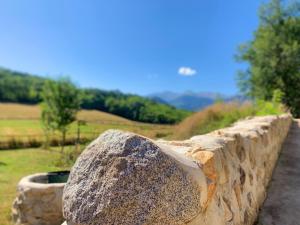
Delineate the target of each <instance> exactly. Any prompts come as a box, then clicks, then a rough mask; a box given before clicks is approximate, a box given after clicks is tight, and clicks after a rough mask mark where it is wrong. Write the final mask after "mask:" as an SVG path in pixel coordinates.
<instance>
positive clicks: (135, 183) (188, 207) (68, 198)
mask: <svg viewBox="0 0 300 225" xmlns="http://www.w3.org/2000/svg"><path fill="white" fill-rule="evenodd" d="M291 120H292V119H291V116H290V115H288V114H286V115H281V116H266V117H255V118H250V119H246V120H243V121H240V122H237V123H236V124H235V125H234V126H232V127H229V128H225V129H221V130H217V131H214V132H212V133H209V134H206V135H200V136H194V137H192V138H191V139H188V140H185V141H163V140H161V141H153V140H150V139H147V138H145V137H141V136H139V135H136V134H133V133H127V132H121V131H115V130H111V131H108V132H105V133H104V134H102V135H101V136H100V137H99V138H98V139H96V140H95V141H94V142H92V143H91V144H90V145H89V146H88V147H87V149H86V150H85V151H84V152H83V153H82V154H81V156H80V157H79V158H78V160H77V162H76V163H75V165H74V167H73V168H72V171H71V174H70V177H69V180H68V182H67V184H66V186H65V189H64V193H63V212H64V217H65V219H66V224H68V225H79V224H80V225H102V224H103V225H104V224H105V225H108V224H115V225H118V224H119V225H121V224H122V225H127V224H128V225H132V224H161V225H177V224H178V225H184V224H186V225H204V224H205V225H225V224H226V225H231V224H232V225H238V224H245V225H248V224H253V223H254V222H255V220H256V217H257V213H258V210H259V207H260V206H261V204H262V203H263V201H264V199H265V196H266V188H267V185H268V182H269V180H270V178H271V174H272V171H273V168H274V165H275V163H276V160H277V157H278V154H279V152H280V149H281V145H282V143H283V141H284V139H285V137H286V135H287V133H288V130H289V127H290V124H291Z"/></svg>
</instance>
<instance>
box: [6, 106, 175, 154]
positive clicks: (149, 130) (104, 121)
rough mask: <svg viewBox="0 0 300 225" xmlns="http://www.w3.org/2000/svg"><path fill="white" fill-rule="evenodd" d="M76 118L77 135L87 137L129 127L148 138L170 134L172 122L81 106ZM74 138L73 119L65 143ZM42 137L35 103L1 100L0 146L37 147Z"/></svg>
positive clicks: (56, 137)
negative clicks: (142, 119) (154, 121)
mask: <svg viewBox="0 0 300 225" xmlns="http://www.w3.org/2000/svg"><path fill="white" fill-rule="evenodd" d="M77 119H78V120H83V121H85V122H86V124H85V125H81V126H80V133H81V134H80V137H81V139H82V140H83V141H90V140H92V139H94V138H96V137H97V136H98V135H99V134H101V133H102V132H103V131H105V130H107V129H120V130H128V131H132V132H135V133H139V134H141V135H144V136H147V137H150V138H160V137H166V136H170V135H171V134H172V126H171V125H157V124H147V123H141V122H134V121H131V120H128V119H125V118H122V117H119V116H115V115H112V114H109V113H105V112H101V111H96V110H81V111H80V112H79V113H78V116H77ZM76 138H77V123H73V124H72V125H71V126H70V128H69V132H68V135H67V143H69V144H72V143H74V142H75V140H76ZM43 140H44V132H43V129H42V125H41V121H40V108H39V106H38V105H23V104H13V103H0V149H9V148H12V149H15V148H28V147H39V146H41V144H42V142H43ZM59 140H60V137H59V134H58V133H54V134H53V135H52V136H51V143H52V144H53V145H58V142H59Z"/></svg>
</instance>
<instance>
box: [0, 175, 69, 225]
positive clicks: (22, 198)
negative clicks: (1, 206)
mask: <svg viewBox="0 0 300 225" xmlns="http://www.w3.org/2000/svg"><path fill="white" fill-rule="evenodd" d="M45 179H47V173H38V174H33V175H30V176H27V177H24V178H22V179H21V181H20V182H19V184H18V195H17V198H16V199H15V201H14V203H13V207H12V218H13V221H14V223H15V224H18V225H59V224H61V223H62V222H63V221H64V219H63V215H62V194H63V188H64V185H65V183H56V184H47V183H43V182H45V181H44V180H45ZM37 182H41V183H37ZM0 224H1V223H0Z"/></svg>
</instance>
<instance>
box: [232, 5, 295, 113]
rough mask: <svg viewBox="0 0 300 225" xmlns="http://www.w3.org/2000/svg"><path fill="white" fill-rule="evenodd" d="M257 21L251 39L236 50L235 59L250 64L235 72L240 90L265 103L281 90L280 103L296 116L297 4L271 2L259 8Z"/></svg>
mask: <svg viewBox="0 0 300 225" xmlns="http://www.w3.org/2000/svg"><path fill="white" fill-rule="evenodd" d="M259 18H260V24H259V27H258V29H257V30H256V31H255V33H254V38H253V40H251V41H250V42H248V43H246V44H243V45H241V46H240V47H239V54H238V56H237V58H238V60H240V61H243V62H247V63H248V65H249V67H248V69H247V70H246V71H240V72H239V73H238V85H239V87H240V90H241V91H242V92H244V93H245V94H247V95H249V96H251V97H253V98H257V99H262V100H267V101H270V100H272V98H273V95H274V92H275V91H276V90H277V91H280V92H281V93H282V101H283V103H284V104H285V105H287V106H288V107H289V108H290V109H291V112H292V113H293V115H294V116H296V117H299V116H300V3H299V2H298V1H296V2H294V3H290V4H287V3H286V2H284V1H280V0H271V2H269V3H267V4H264V5H262V7H261V9H260V12H259ZM275 94H276V93H275Z"/></svg>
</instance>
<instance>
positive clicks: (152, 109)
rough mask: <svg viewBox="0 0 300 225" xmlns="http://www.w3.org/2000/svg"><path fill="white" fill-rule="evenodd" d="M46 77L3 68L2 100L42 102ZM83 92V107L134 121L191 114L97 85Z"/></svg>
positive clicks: (168, 119) (157, 120)
mask: <svg viewBox="0 0 300 225" xmlns="http://www.w3.org/2000/svg"><path fill="white" fill-rule="evenodd" d="M47 79H49V78H44V77H39V76H36V75H32V74H28V73H23V72H16V71H12V70H8V69H4V68H1V69H0V101H1V102H15V103H25V104H36V103H39V102H41V90H42V88H43V85H44V83H45V81H46V80H47ZM80 91H81V92H82V96H83V100H82V108H83V109H96V110H100V111H103V112H108V113H112V114H115V115H119V116H122V117H124V118H127V119H131V120H135V121H141V122H148V123H158V124H174V123H178V122H180V121H181V120H183V119H184V118H185V117H186V116H188V115H189V114H190V113H189V112H187V111H185V110H180V109H176V108H175V107H173V106H170V105H167V104H161V103H157V102H155V101H152V100H150V99H148V98H144V97H141V96H138V95H132V94H124V93H121V92H119V91H104V90H101V89H97V88H81V89H80Z"/></svg>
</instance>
